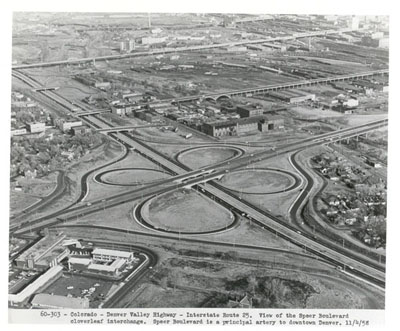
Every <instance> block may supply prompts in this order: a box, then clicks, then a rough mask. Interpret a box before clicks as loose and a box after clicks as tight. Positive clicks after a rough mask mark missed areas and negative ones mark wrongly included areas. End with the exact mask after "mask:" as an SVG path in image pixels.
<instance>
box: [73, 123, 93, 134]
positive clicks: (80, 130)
mask: <svg viewBox="0 0 400 331" xmlns="http://www.w3.org/2000/svg"><path fill="white" fill-rule="evenodd" d="M71 132H72V134H73V135H74V136H76V135H77V134H85V133H88V132H90V128H89V127H87V126H86V125H79V126H74V127H72V129H71Z"/></svg>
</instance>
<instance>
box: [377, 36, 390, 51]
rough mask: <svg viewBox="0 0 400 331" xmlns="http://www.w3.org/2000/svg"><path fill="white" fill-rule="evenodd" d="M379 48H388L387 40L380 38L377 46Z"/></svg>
mask: <svg viewBox="0 0 400 331" xmlns="http://www.w3.org/2000/svg"><path fill="white" fill-rule="evenodd" d="M378 47H379V48H386V49H388V48H389V38H382V39H379V44H378Z"/></svg>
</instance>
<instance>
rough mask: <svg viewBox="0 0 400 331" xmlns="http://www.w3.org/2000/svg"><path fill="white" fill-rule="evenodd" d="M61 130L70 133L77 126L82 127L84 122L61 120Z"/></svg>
mask: <svg viewBox="0 0 400 331" xmlns="http://www.w3.org/2000/svg"><path fill="white" fill-rule="evenodd" d="M59 123H60V124H59V128H60V129H61V130H62V131H63V132H68V131H70V130H71V129H72V128H73V127H75V126H81V125H82V121H77V120H69V121H64V120H61V121H60V122H59Z"/></svg>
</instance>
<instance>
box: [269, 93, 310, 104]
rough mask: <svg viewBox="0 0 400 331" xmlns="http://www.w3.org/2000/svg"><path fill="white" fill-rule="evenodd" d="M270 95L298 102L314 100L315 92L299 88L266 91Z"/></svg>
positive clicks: (289, 101)
mask: <svg viewBox="0 0 400 331" xmlns="http://www.w3.org/2000/svg"><path fill="white" fill-rule="evenodd" d="M268 94H269V95H270V96H271V97H274V98H277V99H280V100H283V101H285V102H288V103H300V102H304V101H307V100H313V101H314V100H315V94H313V93H308V92H303V91H300V90H290V91H289V90H285V91H276V92H269V93H268Z"/></svg>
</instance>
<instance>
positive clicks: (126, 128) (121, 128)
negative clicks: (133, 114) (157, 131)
mask: <svg viewBox="0 0 400 331" xmlns="http://www.w3.org/2000/svg"><path fill="white" fill-rule="evenodd" d="M161 126H165V124H150V125H139V126H137V125H136V126H135V125H128V126H114V127H112V128H103V129H97V130H96V131H97V132H101V133H111V132H124V131H132V130H135V129H145V128H156V127H161Z"/></svg>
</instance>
